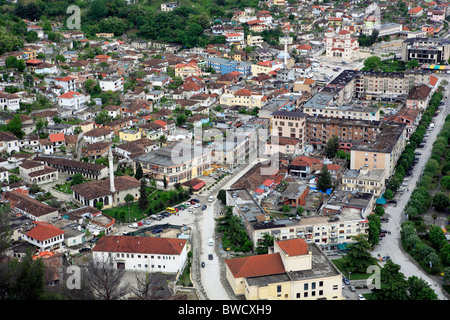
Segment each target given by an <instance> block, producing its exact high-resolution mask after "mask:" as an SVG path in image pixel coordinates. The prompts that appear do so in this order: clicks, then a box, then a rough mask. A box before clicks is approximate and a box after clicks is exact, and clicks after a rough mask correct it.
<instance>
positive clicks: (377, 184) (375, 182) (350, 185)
mask: <svg viewBox="0 0 450 320" xmlns="http://www.w3.org/2000/svg"><path fill="white" fill-rule="evenodd" d="M341 182H342V183H341V189H342V190H345V191H355V190H356V191H358V192H363V193H372V194H373V195H375V196H376V197H377V198H379V197H380V196H381V195H382V194H383V192H384V190H385V179H384V169H371V170H364V169H363V170H347V171H346V172H345V173H344V174H343V175H342V180H341Z"/></svg>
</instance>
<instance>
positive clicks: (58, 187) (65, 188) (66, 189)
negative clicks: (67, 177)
mask: <svg viewBox="0 0 450 320" xmlns="http://www.w3.org/2000/svg"><path fill="white" fill-rule="evenodd" d="M54 188H55V189H56V190H58V191H61V192H64V193H67V194H72V193H73V191H72V189H71V188H70V183H65V184H60V185H56V186H55V187H54Z"/></svg>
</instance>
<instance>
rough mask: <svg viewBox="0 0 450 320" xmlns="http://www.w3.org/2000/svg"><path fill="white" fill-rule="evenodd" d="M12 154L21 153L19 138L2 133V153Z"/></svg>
mask: <svg viewBox="0 0 450 320" xmlns="http://www.w3.org/2000/svg"><path fill="white" fill-rule="evenodd" d="M5 151H6V152H7V153H8V154H11V152H12V151H15V152H19V151H20V147H19V138H17V137H16V136H15V135H14V134H13V133H11V132H8V131H5V132H0V152H5Z"/></svg>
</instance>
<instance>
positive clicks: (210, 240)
mask: <svg viewBox="0 0 450 320" xmlns="http://www.w3.org/2000/svg"><path fill="white" fill-rule="evenodd" d="M208 245H210V246H213V245H214V241H213V239H212V238H211V239H209V240H208Z"/></svg>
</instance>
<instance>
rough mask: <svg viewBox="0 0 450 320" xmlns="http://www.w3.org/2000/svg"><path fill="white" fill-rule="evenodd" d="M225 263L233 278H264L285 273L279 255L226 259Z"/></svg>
mask: <svg viewBox="0 0 450 320" xmlns="http://www.w3.org/2000/svg"><path fill="white" fill-rule="evenodd" d="M225 263H226V264H227V266H228V268H229V269H230V271H231V273H232V274H233V276H234V277H235V278H246V277H257V276H266V275H271V274H280V273H285V272H286V271H285V269H284V265H283V262H282V261H281V256H280V254H279V253H273V254H263V255H256V256H249V257H242V258H234V259H226V260H225Z"/></svg>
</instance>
